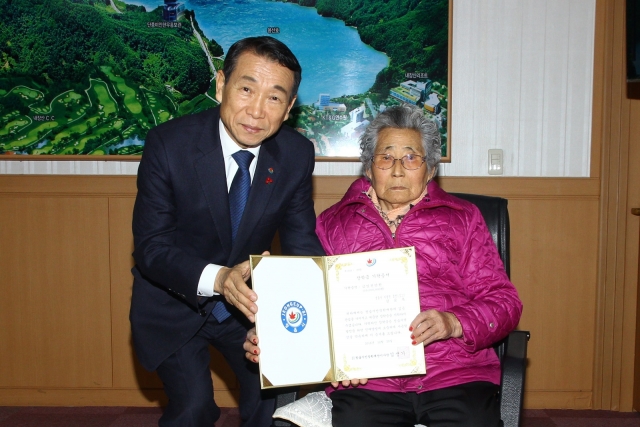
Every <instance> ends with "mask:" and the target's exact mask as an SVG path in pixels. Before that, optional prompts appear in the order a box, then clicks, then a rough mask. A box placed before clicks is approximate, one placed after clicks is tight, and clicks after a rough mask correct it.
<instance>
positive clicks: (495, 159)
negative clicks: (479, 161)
mask: <svg viewBox="0 0 640 427" xmlns="http://www.w3.org/2000/svg"><path fill="white" fill-rule="evenodd" d="M489 175H502V150H501V149H491V150H489Z"/></svg>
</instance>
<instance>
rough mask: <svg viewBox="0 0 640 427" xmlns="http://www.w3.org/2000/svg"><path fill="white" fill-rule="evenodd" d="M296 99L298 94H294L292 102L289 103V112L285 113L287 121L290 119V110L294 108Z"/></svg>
mask: <svg viewBox="0 0 640 427" xmlns="http://www.w3.org/2000/svg"><path fill="white" fill-rule="evenodd" d="M296 99H298V95H296V96H294V97H293V99H292V100H291V102H290V103H289V106H288V107H287V114H285V115H284V120H285V121H286V120H289V112H290V111H291V109H292V108H293V104H295V103H296Z"/></svg>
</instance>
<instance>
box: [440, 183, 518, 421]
mask: <svg viewBox="0 0 640 427" xmlns="http://www.w3.org/2000/svg"><path fill="white" fill-rule="evenodd" d="M451 194H453V195H454V196H456V197H459V198H461V199H464V200H467V201H469V202H471V203H473V204H475V205H476V206H477V207H478V209H480V213H482V216H483V217H484V221H485V222H486V223H487V227H488V228H489V232H490V233H491V236H492V237H493V241H494V242H495V244H496V246H497V248H498V253H499V254H500V258H501V259H502V262H503V263H504V268H505V270H506V272H507V275H510V272H511V270H510V258H509V257H510V253H509V211H508V209H507V200H506V199H503V198H501V197H492V196H482V195H478V194H464V193H451ZM528 341H529V332H528V331H513V332H511V334H509V336H508V337H506V338H505V339H504V340H502V341H500V342H499V343H497V344H496V345H495V346H494V348H495V350H496V353H498V357H499V358H500V362H501V365H502V379H501V384H500V416H501V418H502V421H503V423H504V426H505V427H517V426H519V425H520V419H521V414H522V403H523V400H524V399H523V395H524V376H525V370H526V357H527V342H528Z"/></svg>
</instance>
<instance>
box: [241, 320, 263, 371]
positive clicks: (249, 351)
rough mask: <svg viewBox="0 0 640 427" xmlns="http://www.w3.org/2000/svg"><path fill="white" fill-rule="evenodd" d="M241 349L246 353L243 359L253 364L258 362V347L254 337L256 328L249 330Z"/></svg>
mask: <svg viewBox="0 0 640 427" xmlns="http://www.w3.org/2000/svg"><path fill="white" fill-rule="evenodd" d="M242 348H244V351H245V352H246V353H245V354H244V357H246V358H247V359H249V360H250V361H252V362H254V363H258V362H259V361H260V356H259V354H260V347H258V336H257V335H256V328H251V329H249V330H248V331H247V339H246V340H245V341H244V344H242Z"/></svg>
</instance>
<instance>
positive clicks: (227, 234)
mask: <svg viewBox="0 0 640 427" xmlns="http://www.w3.org/2000/svg"><path fill="white" fill-rule="evenodd" d="M214 111H215V112H216V114H214V115H213V118H212V120H211V124H210V129H205V130H204V131H203V132H202V137H201V140H200V141H199V142H198V148H199V150H200V151H201V152H202V156H201V157H198V158H197V159H195V161H194V167H195V169H196V173H197V174H198V179H199V181H200V185H201V187H202V191H203V192H204V196H205V198H206V200H207V204H208V205H209V212H210V213H211V216H212V218H213V222H214V223H215V226H216V231H217V232H218V238H219V239H220V242H221V243H222V246H223V248H224V250H225V252H226V254H227V255H228V254H229V253H230V252H231V220H230V219H229V194H228V192H227V177H226V173H225V171H226V169H225V166H224V158H223V156H222V147H221V145H220V133H219V129H218V124H219V119H220V116H219V114H217V109H215V110H214Z"/></svg>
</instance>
